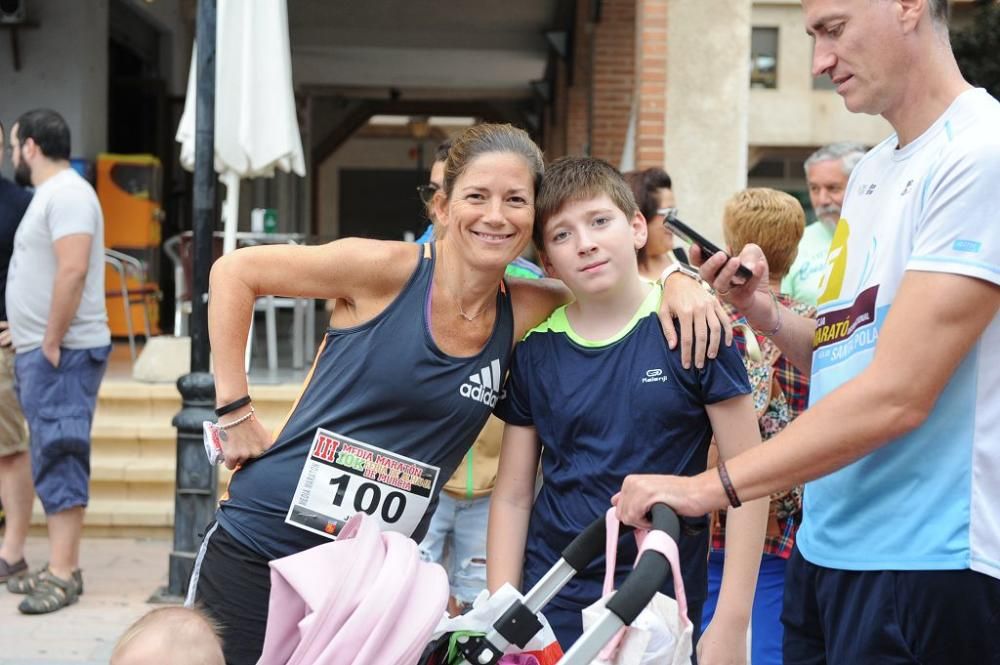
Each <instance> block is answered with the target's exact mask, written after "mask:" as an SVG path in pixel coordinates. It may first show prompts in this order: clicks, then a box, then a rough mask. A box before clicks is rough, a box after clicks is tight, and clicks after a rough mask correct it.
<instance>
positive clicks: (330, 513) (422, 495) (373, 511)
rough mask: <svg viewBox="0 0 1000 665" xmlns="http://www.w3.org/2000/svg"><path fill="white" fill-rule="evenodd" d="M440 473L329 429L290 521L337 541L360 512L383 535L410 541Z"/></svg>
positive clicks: (319, 434)
mask: <svg viewBox="0 0 1000 665" xmlns="http://www.w3.org/2000/svg"><path fill="white" fill-rule="evenodd" d="M438 472H439V469H438V467H436V466H430V465H428V464H423V463H422V462H419V461H417V460H413V459H410V458H408V457H403V456H402V455H399V454H396V453H392V452H389V451H387V450H382V449H381V448H378V447H376V446H373V445H369V444H367V443H364V442H361V441H358V440H356V439H352V438H350V437H346V436H341V435H339V434H336V433H335V432H329V431H327V430H324V429H318V430H316V436H315V437H313V442H312V447H311V448H310V450H309V457H308V459H307V460H306V463H305V465H304V466H303V467H302V474H301V475H300V476H299V484H298V485H297V486H296V488H295V495H294V497H293V499H292V505H291V507H289V509H288V515H286V516H285V522H287V523H288V524H291V525H292V526H297V527H299V528H301V529H305V530H307V531H312V532H314V533H318V534H321V535H324V536H327V537H329V538H334V539H335V538H336V537H337V535H338V534H339V533H340V530H341V529H342V528H343V526H344V524H345V523H346V522H347V520H348V519H350V517H351V516H352V515H354V514H355V513H360V512H363V513H367V514H368V515H370V516H371V517H373V518H375V519H377V520H378V521H379V522H380V523H381V524H380V527H381V529H382V530H383V531H397V532H399V533H402V534H403V535H405V536H410V535H412V534H413V531H414V530H415V529H416V528H417V525H419V524H420V520H421V519H422V518H423V516H424V513H425V512H427V507H428V506H429V505H430V500H431V496H432V492H433V491H434V486H435V484H436V483H437V477H438Z"/></svg>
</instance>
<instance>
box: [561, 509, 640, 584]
mask: <svg viewBox="0 0 1000 665" xmlns="http://www.w3.org/2000/svg"><path fill="white" fill-rule="evenodd" d="M631 530H632V527H630V526H628V525H625V524H622V525H621V531H620V533H628V532H629V531H631ZM606 533H607V529H606V528H605V525H604V515H601V516H600V517H598V518H597V519H596V520H594V521H593V522H591V523H590V526H588V527H587V528H586V529H584V530H583V531H582V532H581V533H580V535H578V536H577V537H576V538H574V539H573V542H571V543H570V544H569V545H567V546H566V549H564V550H563V551H562V558H563V559H565V560H566V563H568V564H569V565H570V566H572V567H573V570H575V571H576V572H578V573H579V572H580V571H581V570H583V569H584V568H586V567H587V566H588V565H589V564H590V562H591V561H593V560H594V559H596V558H597V557H599V556H601V555H602V554H604V547H605V542H606V537H605V534H606Z"/></svg>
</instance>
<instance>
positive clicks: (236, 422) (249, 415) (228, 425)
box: [216, 406, 254, 432]
mask: <svg viewBox="0 0 1000 665" xmlns="http://www.w3.org/2000/svg"><path fill="white" fill-rule="evenodd" d="M253 413H254V411H253V407H252V406H251V407H250V413H247V414H245V415H242V416H240V417H239V418H237V419H236V420H234V421H233V422H231V423H226V424H225V425H216V427H218V428H219V429H220V430H222V431H223V432H224V431H226V430H227V429H232V428H233V427H236V426H237V425H239V424H242V423H245V422H246V421H248V420H250V419H251V418H253Z"/></svg>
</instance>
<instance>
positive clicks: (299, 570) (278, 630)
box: [257, 513, 448, 665]
mask: <svg viewBox="0 0 1000 665" xmlns="http://www.w3.org/2000/svg"><path fill="white" fill-rule="evenodd" d="M447 603H448V577H447V574H446V573H445V571H444V569H443V568H442V567H441V566H439V565H437V564H432V563H426V562H424V561H422V560H421V559H420V554H419V552H418V549H417V544H416V543H415V542H413V541H412V540H410V539H409V538H407V537H405V536H403V535H401V534H398V533H391V532H387V533H382V532H380V531H379V528H378V526H376V523H375V522H373V521H371V520H370V519H367V515H365V514H364V513H358V514H357V515H355V516H354V517H352V518H351V519H350V520H348V522H347V524H346V525H345V526H344V528H343V531H342V532H341V535H340V537H339V538H338V539H337V540H336V541H333V542H330V543H326V544H324V545H318V546H316V547H313V548H311V549H308V550H306V551H304V552H299V553H298V554H293V555H291V556H287V557H285V558H283V559H276V560H275V561H272V562H271V599H270V604H269V606H268V616H267V632H266V634H265V639H264V650H263V653H262V654H261V657H260V660H259V661H257V662H258V665H286V664H287V665H370V664H371V663H380V664H382V665H411V664H412V663H416V662H417V660H418V659H419V658H420V655H421V653H422V652H423V650H424V647H426V645H427V642H428V641H429V640H430V637H431V633H432V632H433V631H434V627H435V626H436V625H437V623H438V621H439V620H440V619H441V617H442V615H443V614H444V611H445V607H446V605H447Z"/></svg>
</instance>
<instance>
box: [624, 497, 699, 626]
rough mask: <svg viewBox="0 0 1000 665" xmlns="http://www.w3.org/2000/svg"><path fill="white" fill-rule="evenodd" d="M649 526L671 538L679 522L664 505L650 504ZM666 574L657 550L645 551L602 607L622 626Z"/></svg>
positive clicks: (677, 533)
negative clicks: (651, 516)
mask: <svg viewBox="0 0 1000 665" xmlns="http://www.w3.org/2000/svg"><path fill="white" fill-rule="evenodd" d="M652 513H653V519H652V522H653V528H654V529H656V530H657V531H663V532H665V533H666V534H667V535H668V536H670V537H671V538H672V539H673V540H674V541H676V540H677V539H678V538H679V537H680V533H681V525H680V520H679V519H678V518H677V514H676V513H675V512H674V511H673V510H671V509H670V508H669V507H667V506H666V505H665V504H662V503H658V504H656V505H654V506H653V510H652ZM669 576H670V562H669V561H667V559H666V557H664V556H663V555H662V554H660V553H659V552H654V551H646V552H643V553H642V556H641V557H640V558H639V563H638V564H636V566H635V570H633V571H632V572H631V573H630V574H629V576H628V577H627V578H626V579H625V582H624V583H622V585H621V587H619V589H618V592H617V593H616V594H615V595H614V597H612V598H611V599H610V600H609V601H608V602H607V605H606V607H607V608H608V609H609V610H610V611H612V612H614V613H615V614H616V615H617V616H618V617H619V618H620V619H621V620H622V621H624V622H625V624H626V625H628V624H631V623H632V622H633V621H635V618H636V617H637V616H639V613H640V612H642V609H643V608H644V607H646V605H648V604H649V601H650V600H652V599H653V596H655V595H656V592H657V591H659V590H660V589H661V588H662V587H663V585H664V583H666V581H667V578H668V577H669Z"/></svg>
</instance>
